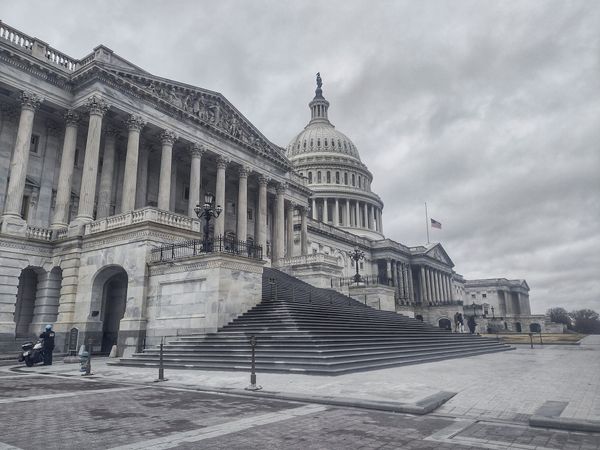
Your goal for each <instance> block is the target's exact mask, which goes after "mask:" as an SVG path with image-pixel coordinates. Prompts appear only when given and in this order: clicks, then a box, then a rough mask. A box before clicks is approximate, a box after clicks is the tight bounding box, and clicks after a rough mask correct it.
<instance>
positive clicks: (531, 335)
mask: <svg viewBox="0 0 600 450" xmlns="http://www.w3.org/2000/svg"><path fill="white" fill-rule="evenodd" d="M529 342H530V344H531V348H533V333H529Z"/></svg>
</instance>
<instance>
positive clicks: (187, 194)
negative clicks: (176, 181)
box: [183, 186, 190, 200]
mask: <svg viewBox="0 0 600 450" xmlns="http://www.w3.org/2000/svg"><path fill="white" fill-rule="evenodd" d="M183 199H184V200H189V199H190V187H189V186H185V187H184V188H183Z"/></svg>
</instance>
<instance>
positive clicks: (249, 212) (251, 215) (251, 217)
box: [248, 208, 254, 220]
mask: <svg viewBox="0 0 600 450" xmlns="http://www.w3.org/2000/svg"><path fill="white" fill-rule="evenodd" d="M253 217H254V215H253V214H252V209H250V208H248V220H254V219H253Z"/></svg>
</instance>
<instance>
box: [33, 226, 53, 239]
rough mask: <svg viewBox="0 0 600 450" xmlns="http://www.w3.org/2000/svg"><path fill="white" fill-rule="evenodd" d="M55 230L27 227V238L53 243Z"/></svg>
mask: <svg viewBox="0 0 600 450" xmlns="http://www.w3.org/2000/svg"><path fill="white" fill-rule="evenodd" d="M52 231H53V230H51V229H49V228H41V227H31V226H27V238H28V239H37V240H38V241H51V240H52V235H53V232H52Z"/></svg>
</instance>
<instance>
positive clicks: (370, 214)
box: [369, 205, 375, 230]
mask: <svg viewBox="0 0 600 450" xmlns="http://www.w3.org/2000/svg"><path fill="white" fill-rule="evenodd" d="M374 229H375V228H374V225H373V205H369V230H374Z"/></svg>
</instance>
